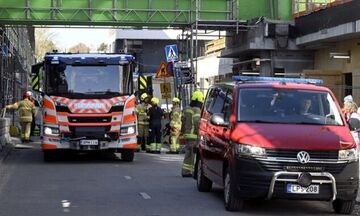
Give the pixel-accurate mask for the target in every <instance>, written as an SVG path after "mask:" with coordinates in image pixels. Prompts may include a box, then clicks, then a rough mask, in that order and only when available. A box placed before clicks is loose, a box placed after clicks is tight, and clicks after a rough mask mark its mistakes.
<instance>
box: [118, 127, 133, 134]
mask: <svg viewBox="0 0 360 216" xmlns="http://www.w3.org/2000/svg"><path fill="white" fill-rule="evenodd" d="M135 131H136V130H135V126H130V127H123V128H121V130H120V133H121V135H127V134H134V133H135Z"/></svg>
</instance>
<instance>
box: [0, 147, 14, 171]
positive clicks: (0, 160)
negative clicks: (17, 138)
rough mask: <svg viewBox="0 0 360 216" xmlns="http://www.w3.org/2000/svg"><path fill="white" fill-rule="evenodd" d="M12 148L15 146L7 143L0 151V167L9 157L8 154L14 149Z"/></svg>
mask: <svg viewBox="0 0 360 216" xmlns="http://www.w3.org/2000/svg"><path fill="white" fill-rule="evenodd" d="M14 146H15V145H14V144H13V143H8V144H7V145H5V146H4V147H3V149H2V150H1V151H0V166H1V164H2V163H3V162H4V161H5V159H6V158H7V157H8V156H9V155H10V152H11V150H12V149H13V148H14Z"/></svg>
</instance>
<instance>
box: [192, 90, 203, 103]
mask: <svg viewBox="0 0 360 216" xmlns="http://www.w3.org/2000/svg"><path fill="white" fill-rule="evenodd" d="M191 100H193V101H199V102H201V103H203V102H204V95H203V93H202V92H201V91H199V90H197V91H194V93H192V95H191Z"/></svg>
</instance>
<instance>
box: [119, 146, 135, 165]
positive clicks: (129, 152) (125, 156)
mask: <svg viewBox="0 0 360 216" xmlns="http://www.w3.org/2000/svg"><path fill="white" fill-rule="evenodd" d="M121 159H122V160H123V161H127V162H131V161H133V160H134V150H133V149H124V150H123V151H122V152H121Z"/></svg>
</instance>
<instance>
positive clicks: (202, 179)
mask: <svg viewBox="0 0 360 216" xmlns="http://www.w3.org/2000/svg"><path fill="white" fill-rule="evenodd" d="M196 174H197V176H196V186H197V189H198V191H200V192H209V191H210V190H211V187H212V181H211V180H210V179H208V178H207V177H206V176H205V175H204V170H203V164H202V161H201V159H200V158H199V160H198V163H197V171H196Z"/></svg>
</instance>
